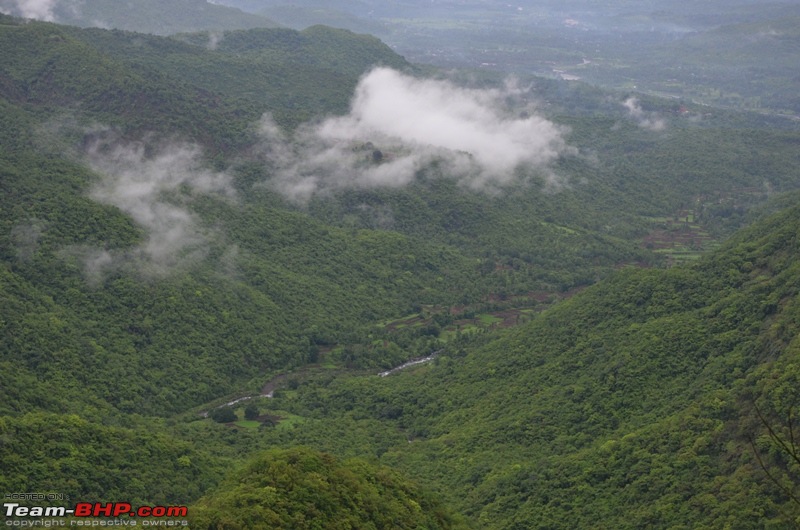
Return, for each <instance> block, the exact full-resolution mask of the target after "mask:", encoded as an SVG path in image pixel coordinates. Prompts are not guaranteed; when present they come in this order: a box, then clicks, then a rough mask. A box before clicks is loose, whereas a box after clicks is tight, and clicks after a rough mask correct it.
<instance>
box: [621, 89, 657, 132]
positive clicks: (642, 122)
mask: <svg viewBox="0 0 800 530" xmlns="http://www.w3.org/2000/svg"><path fill="white" fill-rule="evenodd" d="M622 106H623V107H625V108H626V109H628V116H630V117H631V118H632V119H633V120H635V121H636V122H637V123H638V124H639V127H641V128H642V129H647V130H650V131H663V130H664V129H665V128H666V127H667V122H666V121H664V119H663V118H661V117H659V116H658V114H657V113H655V112H645V111H644V110H642V107H641V105H640V104H639V100H638V99H636V98H635V97H629V98H628V99H626V100H625V101H624V102H623V103H622Z"/></svg>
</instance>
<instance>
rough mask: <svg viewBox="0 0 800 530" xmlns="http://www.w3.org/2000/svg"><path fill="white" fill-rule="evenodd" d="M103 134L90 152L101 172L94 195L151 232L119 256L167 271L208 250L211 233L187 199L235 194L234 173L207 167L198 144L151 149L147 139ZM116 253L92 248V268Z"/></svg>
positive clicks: (93, 164)
mask: <svg viewBox="0 0 800 530" xmlns="http://www.w3.org/2000/svg"><path fill="white" fill-rule="evenodd" d="M101 138H102V139H100V140H97V141H95V142H94V143H93V144H92V145H91V146H90V147H89V149H88V152H87V156H88V161H89V164H90V166H91V167H92V169H94V170H95V171H96V172H98V173H99V174H100V175H101V176H102V178H101V180H100V182H99V183H98V184H97V185H96V186H94V188H93V189H92V191H91V196H92V198H94V199H95V200H98V201H100V202H102V203H105V204H111V205H114V206H116V207H118V208H119V209H120V210H122V211H123V212H125V213H127V214H128V215H130V216H131V218H132V219H133V220H134V221H135V222H136V223H137V224H138V225H139V226H141V227H142V228H144V229H145V231H146V233H147V239H146V241H145V242H144V243H142V245H141V246H140V247H138V248H137V249H135V250H134V251H132V252H129V253H127V254H126V255H125V256H117V257H119V258H123V259H130V258H136V259H140V260H144V261H146V262H147V263H148V264H149V266H150V269H151V270H153V271H155V272H166V271H167V270H169V268H171V267H174V266H176V265H179V264H182V263H185V262H186V261H187V260H191V259H193V258H196V257H198V255H203V254H204V252H205V249H206V247H207V245H208V237H209V235H208V233H207V231H204V230H203V229H202V228H201V226H200V224H199V222H198V220H197V219H196V217H195V215H194V214H192V213H191V212H190V211H189V209H188V207H187V204H188V203H189V202H191V200H192V194H194V193H203V194H215V195H221V196H229V197H230V196H233V194H234V192H233V189H232V187H231V181H230V177H229V176H228V175H226V174H224V173H215V172H213V171H210V170H208V169H206V168H204V167H202V163H201V158H202V157H201V155H202V153H201V151H200V148H199V147H197V146H194V145H190V144H183V143H176V144H171V145H162V146H160V147H159V148H158V150H157V151H156V152H154V153H148V145H147V142H134V143H125V142H120V141H116V140H113V139H112V140H109V139H108V138H107V137H105V136H102V135H101ZM111 257H112V256H110V255H109V254H108V253H100V254H98V253H93V254H92V255H90V256H88V257H87V260H86V264H87V267H88V266H91V267H90V268H95V269H96V268H97V267H98V266H103V267H108V266H111V265H112V264H113V263H115V261H114V260H112V259H111Z"/></svg>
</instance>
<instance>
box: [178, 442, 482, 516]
mask: <svg viewBox="0 0 800 530" xmlns="http://www.w3.org/2000/svg"><path fill="white" fill-rule="evenodd" d="M245 499H247V500H246V501H245ZM243 503H244V504H243ZM193 514H194V515H193V516H192V523H193V524H195V525H197V526H198V527H201V528H228V529H231V530H234V529H237V528H241V529H251V528H252V529H261V528H263V529H265V530H266V529H269V530H278V529H282V528H285V529H287V530H288V529H290V528H291V529H303V528H331V529H333V528H343V529H344V528H385V529H387V530H388V529H390V528H391V529H400V528H408V529H420V530H421V529H426V530H432V529H437V528H442V529H445V528H467V526H466V525H465V524H463V523H462V522H460V521H458V520H457V519H456V518H454V517H453V515H452V514H450V513H448V512H447V510H446V509H445V508H444V507H443V506H441V505H440V504H439V503H438V502H437V501H434V500H432V499H431V498H430V496H426V495H424V494H423V493H422V492H420V491H419V488H418V487H417V486H415V485H413V484H412V483H410V482H408V481H407V480H405V479H403V478H402V477H400V476H399V475H398V474H397V473H395V472H393V471H392V470H390V469H387V468H379V467H376V466H373V465H370V464H368V463H367V462H364V461H359V460H355V459H351V460H347V461H344V462H339V461H337V460H336V459H335V458H333V457H332V456H331V455H328V454H321V453H315V452H313V451H310V450H307V449H299V448H296V449H290V450H273V451H270V452H268V453H265V454H263V455H259V456H258V457H256V458H255V459H253V460H252V461H250V462H249V463H248V464H247V466H246V467H245V468H244V469H242V470H240V471H238V472H237V473H235V474H233V475H232V476H230V477H229V478H228V479H227V480H226V481H225V482H223V483H222V484H221V485H220V487H219V488H218V489H217V490H216V491H215V492H213V493H212V494H210V495H209V496H207V497H204V498H203V499H201V500H200V501H199V502H198V503H197V505H196V506H195V507H193Z"/></svg>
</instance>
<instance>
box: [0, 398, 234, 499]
mask: <svg viewBox="0 0 800 530" xmlns="http://www.w3.org/2000/svg"><path fill="white" fill-rule="evenodd" d="M109 420H110V421H113V420H112V419H111V418H107V420H106V421H109ZM123 422H124V424H123V425H104V424H103V423H102V422H100V421H87V420H86V419H83V418H80V417H78V416H75V415H72V414H50V413H42V412H36V413H31V414H25V415H22V416H18V417H8V416H3V417H0V440H2V443H0V458H1V459H2V462H3V464H2V470H3V472H2V473H1V474H0V487H1V488H3V490H4V491H11V492H15V491H20V492H21V491H24V490H27V489H28V488H29V487H31V486H32V485H36V486H37V487H40V488H43V491H52V492H58V493H62V494H64V495H67V496H68V497H69V499H70V500H74V501H77V500H80V501H82V502H83V501H85V502H104V503H105V502H108V500H109V499H114V498H116V499H122V498H124V499H130V500H131V502H133V503H134V504H141V505H143V504H145V503H148V502H150V503H155V504H160V505H168V504H180V503H186V502H189V501H190V500H193V499H196V498H197V497H198V496H200V495H201V494H202V493H203V492H204V491H206V490H207V489H208V488H209V487H211V486H213V485H215V484H216V482H217V481H218V480H219V478H218V477H219V475H220V473H221V472H222V469H223V463H222V461H221V460H220V459H219V458H215V457H211V456H209V455H208V453H206V452H204V451H200V450H198V449H197V448H196V447H195V446H193V444H191V443H190V442H186V441H183V440H180V439H178V438H176V437H174V436H170V435H168V434H166V431H167V429H166V428H165V426H164V425H163V424H161V423H158V422H157V420H156V421H150V420H143V419H141V418H137V417H134V416H130V417H128V418H125V419H124V420H123Z"/></svg>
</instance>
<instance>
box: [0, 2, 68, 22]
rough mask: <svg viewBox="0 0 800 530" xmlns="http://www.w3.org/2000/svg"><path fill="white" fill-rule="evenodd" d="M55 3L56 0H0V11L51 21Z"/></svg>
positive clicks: (53, 18)
mask: <svg viewBox="0 0 800 530" xmlns="http://www.w3.org/2000/svg"><path fill="white" fill-rule="evenodd" d="M56 4H58V0H11V1H9V0H3V1H2V2H0V11H2V12H3V13H5V14H7V15H14V16H20V17H25V18H35V19H37V20H46V21H48V22H53V21H55V16H54V14H53V9H54V8H55V6H56Z"/></svg>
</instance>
